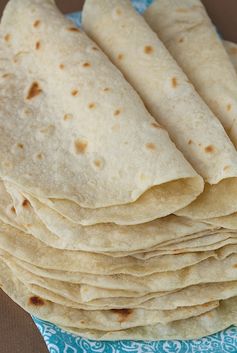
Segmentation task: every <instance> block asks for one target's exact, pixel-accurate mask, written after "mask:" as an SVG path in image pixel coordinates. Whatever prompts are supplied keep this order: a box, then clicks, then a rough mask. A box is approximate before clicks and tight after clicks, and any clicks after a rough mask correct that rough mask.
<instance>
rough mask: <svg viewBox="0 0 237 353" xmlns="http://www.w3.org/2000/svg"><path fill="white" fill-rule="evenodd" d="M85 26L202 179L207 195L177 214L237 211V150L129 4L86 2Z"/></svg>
mask: <svg viewBox="0 0 237 353" xmlns="http://www.w3.org/2000/svg"><path fill="white" fill-rule="evenodd" d="M164 2H165V1H164ZM165 3H166V2H165ZM152 8H153V7H152ZM82 24H83V27H84V28H85V30H86V32H87V33H88V35H89V36H90V37H91V38H92V39H93V40H95V41H96V42H97V43H98V45H99V46H100V47H101V48H102V49H103V50H104V51H105V53H106V54H107V55H108V56H109V57H110V59H111V60H112V61H113V63H114V64H115V65H116V66H117V67H118V68H119V69H120V70H121V72H122V73H123V74H124V75H125V77H126V78H127V79H128V81H129V82H130V83H131V84H132V86H133V87H134V88H135V89H136V91H137V92H138V93H139V94H140V96H141V97H142V99H143V100H144V102H145V104H146V106H147V108H148V109H149V111H150V112H151V114H152V115H153V116H154V117H155V118H156V120H157V121H158V123H161V124H162V125H163V126H164V127H165V128H166V129H167V130H168V132H169V134H170V136H171V138H172V139H173V141H174V142H175V144H176V145H177V146H178V148H179V149H180V150H181V151H182V153H183V154H184V156H185V157H186V158H187V160H188V161H189V162H190V163H191V164H192V165H193V166H194V168H195V169H196V171H197V172H198V173H199V174H200V175H201V176H203V178H204V180H205V182H206V186H205V189H204V192H203V194H202V195H201V196H199V197H198V199H197V200H196V201H195V202H194V203H192V204H191V205H190V206H189V207H188V208H185V210H182V211H180V213H177V214H180V215H184V216H187V217H191V218H194V217H195V218H197V219H205V218H212V217H219V216H223V215H228V214H230V213H233V212H235V211H236V210H237V204H236V202H235V201H236V193H237V179H236V166H237V164H236V150H235V148H234V146H233V145H232V143H231V141H230V140H229V138H228V136H227V134H226V133H225V131H224V128H223V126H222V125H221V123H220V122H219V121H218V119H217V118H216V117H215V116H214V114H213V113H212V111H211V110H210V109H209V107H208V106H207V105H206V104H205V103H204V101H203V100H202V99H201V98H200V96H199V95H198V93H197V92H196V90H195V89H194V87H193V86H192V84H191V83H190V81H189V80H188V78H187V76H186V75H185V74H184V73H183V71H182V70H181V68H180V67H179V66H178V64H177V63H176V62H175V60H174V59H173V57H172V56H171V55H170V53H169V52H168V50H167V49H166V48H165V46H164V44H163V43H162V42H161V40H160V39H159V38H158V37H157V35H156V34H155V33H154V32H153V31H152V30H151V28H150V27H149V26H148V24H147V23H146V22H145V20H144V19H143V18H142V17H141V16H140V15H139V14H138V13H136V11H135V10H134V9H133V7H132V5H131V4H130V1H129V0H122V1H120V0H112V1H111V0H104V1H96V0H86V2H85V5H84V8H83V14H82ZM108 28H109V30H108ZM161 39H162V38H161ZM193 43H195V41H194V40H193V41H192V44H193ZM210 48H211V46H210ZM223 50H224V49H223ZM200 55H201V54H200ZM200 55H199V56H198V57H201V56H200ZM225 55H226V54H225ZM226 82H227V81H226ZM236 83H237V80H236ZM236 87H237V85H236ZM225 109H226V107H225ZM229 162H230V164H229ZM213 184H214V185H213ZM226 194H227V195H228V197H226ZM213 199H214V201H215V202H213ZM220 200H221V201H220ZM193 215H195V216H193Z"/></svg>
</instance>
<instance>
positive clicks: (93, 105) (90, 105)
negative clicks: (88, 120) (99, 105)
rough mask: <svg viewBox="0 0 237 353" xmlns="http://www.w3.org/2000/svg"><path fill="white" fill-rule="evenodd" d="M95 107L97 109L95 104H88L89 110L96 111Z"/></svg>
mask: <svg viewBox="0 0 237 353" xmlns="http://www.w3.org/2000/svg"><path fill="white" fill-rule="evenodd" d="M95 107H96V104H95V103H93V102H92V103H89V104H88V108H89V109H95Z"/></svg>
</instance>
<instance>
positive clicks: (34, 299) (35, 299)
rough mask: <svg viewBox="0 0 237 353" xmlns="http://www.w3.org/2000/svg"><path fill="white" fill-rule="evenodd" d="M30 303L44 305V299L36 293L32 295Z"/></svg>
mask: <svg viewBox="0 0 237 353" xmlns="http://www.w3.org/2000/svg"><path fill="white" fill-rule="evenodd" d="M29 303H30V304H32V305H35V306H43V305H44V300H43V299H42V298H40V297H38V296H37V295H34V296H33V297H30V299H29Z"/></svg>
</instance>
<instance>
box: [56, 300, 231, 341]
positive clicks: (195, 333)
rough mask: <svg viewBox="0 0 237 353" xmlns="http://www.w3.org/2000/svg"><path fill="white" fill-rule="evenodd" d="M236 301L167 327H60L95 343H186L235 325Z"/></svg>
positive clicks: (226, 302) (227, 301) (222, 303)
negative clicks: (106, 341)
mask: <svg viewBox="0 0 237 353" xmlns="http://www.w3.org/2000/svg"><path fill="white" fill-rule="evenodd" d="M236 316H237V298H236V297H234V298H231V299H228V300H224V301H222V302H221V303H220V306H219V307H218V308H217V309H214V310H212V311H210V312H208V313H205V314H202V315H200V316H198V317H194V318H190V319H186V320H180V321H175V322H173V323H170V324H166V325H162V324H158V325H149V326H146V327H145V326H143V327H137V328H135V329H128V330H121V331H116V332H115V331H114V332H108V333H105V332H103V331H99V330H82V329H75V328H73V327H65V326H64V327H62V328H63V329H64V330H66V331H70V332H72V333H75V334H76V335H79V336H83V337H87V338H90V339H95V340H103V341H105V340H131V339H132V340H134V339H136V340H161V339H163V340H177V339H180V340H187V339H198V338H201V337H204V336H207V335H211V334H213V333H216V332H219V331H221V330H224V329H225V328H227V327H229V326H230V325H232V324H236Z"/></svg>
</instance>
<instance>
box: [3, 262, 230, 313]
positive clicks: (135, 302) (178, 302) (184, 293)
mask: <svg viewBox="0 0 237 353" xmlns="http://www.w3.org/2000/svg"><path fill="white" fill-rule="evenodd" d="M3 260H4V263H6V264H7V266H8V267H9V268H10V269H11V271H12V272H13V274H14V276H16V277H17V278H18V279H19V280H20V281H21V282H23V283H24V284H25V285H27V287H28V288H30V290H31V291H32V292H34V294H37V295H40V296H42V297H44V298H45V299H47V300H51V301H53V302H54V299H56V303H58V304H62V305H63V304H65V305H66V306H71V307H75V308H78V309H86V310H106V309H122V308H124V307H129V308H142V309H147V310H152V309H160V310H174V309H177V308H178V307H185V306H196V305H201V304H205V303H209V302H211V301H215V300H220V299H228V298H230V297H233V296H236V295H237V282H236V281H233V282H223V283H210V284H208V283H207V284H204V285H202V284H201V285H198V286H191V287H187V288H184V289H181V290H179V291H175V292H172V293H167V294H165V292H164V294H163V295H161V294H162V292H161V293H157V294H156V293H154V294H152V293H151V294H148V295H146V296H144V297H135V298H121V297H118V298H112V299H111V298H104V299H101V300H94V301H90V302H88V303H85V302H84V300H83V296H81V293H80V292H81V285H80V284H68V283H66V282H61V281H55V280H49V279H46V278H43V277H39V276H37V275H34V274H33V273H32V272H29V271H26V270H24V269H23V268H21V267H19V266H17V265H16V264H15V263H14V261H12V260H10V259H9V258H5V257H4V258H3ZM82 287H83V285H82ZM90 289H91V290H93V287H91V288H90ZM46 295H47V298H46ZM57 296H58V297H57ZM152 296H153V298H152ZM67 301H68V302H67Z"/></svg>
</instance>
